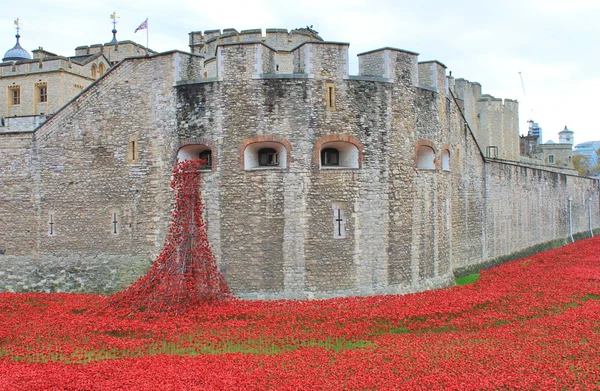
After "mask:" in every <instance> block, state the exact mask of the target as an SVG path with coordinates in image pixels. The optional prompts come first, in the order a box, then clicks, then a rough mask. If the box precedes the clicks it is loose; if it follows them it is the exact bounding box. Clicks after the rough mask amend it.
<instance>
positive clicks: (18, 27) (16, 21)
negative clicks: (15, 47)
mask: <svg viewBox="0 0 600 391" xmlns="http://www.w3.org/2000/svg"><path fill="white" fill-rule="evenodd" d="M15 26H17V35H19V30H20V29H21V22H19V18H17V19H15Z"/></svg>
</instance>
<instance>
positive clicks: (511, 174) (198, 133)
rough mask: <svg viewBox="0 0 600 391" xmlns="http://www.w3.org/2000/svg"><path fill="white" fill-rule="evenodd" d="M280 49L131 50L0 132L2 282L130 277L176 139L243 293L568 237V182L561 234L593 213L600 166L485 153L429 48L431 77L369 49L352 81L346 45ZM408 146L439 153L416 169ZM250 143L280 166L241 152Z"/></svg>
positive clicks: (597, 222) (503, 252)
mask: <svg viewBox="0 0 600 391" xmlns="http://www.w3.org/2000/svg"><path fill="white" fill-rule="evenodd" d="M292 55H293V58H294V73H304V75H293V76H285V75H277V77H271V76H274V75H276V74H277V69H276V67H274V64H276V54H275V53H274V52H273V51H272V50H271V49H269V48H267V47H265V46H264V45H263V44H262V43H244V44H229V45H222V46H219V55H218V56H217V59H216V60H215V61H214V63H215V65H214V69H215V70H217V69H218V70H219V71H218V75H219V81H216V80H215V79H209V80H206V79H205V78H203V72H204V68H203V66H202V61H201V57H198V56H194V55H186V54H182V53H178V52H172V53H166V54H163V55H157V56H152V57H148V58H137V59H129V60H126V61H123V62H121V63H120V64H119V65H118V66H117V67H115V68H113V69H112V70H111V71H110V72H108V74H106V76H105V77H103V78H102V79H101V80H100V81H99V82H98V83H95V84H93V85H92V86H90V87H89V88H88V89H86V90H85V91H84V92H83V93H82V94H81V95H80V96H79V97H78V98H77V99H75V100H74V101H73V102H72V103H71V104H70V105H68V106H66V107H65V108H63V109H62V110H61V111H59V112H58V113H57V114H56V115H55V116H54V117H53V118H51V119H50V120H48V121H47V122H46V123H45V124H44V125H42V126H41V127H40V128H39V129H38V130H36V132H35V133H34V134H33V136H32V134H31V133H29V134H0V148H1V149H2V150H1V151H0V152H2V154H1V155H0V164H1V165H0V167H1V168H0V181H2V182H0V185H3V187H4V188H5V189H7V190H6V193H5V194H3V195H2V196H1V197H4V198H3V200H4V201H6V202H2V203H0V204H1V205H0V217H1V218H2V221H4V220H5V219H9V220H15V221H16V223H15V224H14V225H13V226H12V227H11V229H10V230H4V231H1V232H0V248H2V249H4V250H3V252H4V253H3V254H0V265H1V267H0V272H1V273H0V287H1V289H3V290H13V291H28V290H38V291H39V290H42V291H44V290H45V291H58V290H66V291H94V292H111V291H114V290H115V289H118V288H120V287H123V286H126V285H127V284H129V283H130V282H131V281H133V280H134V279H135V278H137V277H138V276H140V275H142V274H143V273H144V272H145V271H146V270H147V268H148V267H149V265H150V262H151V261H152V259H153V258H154V257H155V256H156V255H157V253H158V251H159V250H160V248H161V246H162V242H163V240H164V239H165V237H166V235H167V230H168V225H169V217H170V216H169V212H170V209H171V197H172V191H171V190H170V189H169V183H170V172H171V169H172V167H173V164H174V163H175V161H176V160H177V154H178V151H179V149H180V148H181V147H184V146H186V145H197V144H200V145H203V146H205V147H207V148H208V149H210V150H211V151H212V154H213V156H212V160H213V167H212V169H211V170H207V171H205V172H204V173H203V181H202V184H201V190H202V192H203V198H204V200H205V203H206V214H205V218H206V221H207V227H208V234H209V239H210V241H211V243H212V245H213V249H214V253H215V256H216V259H217V263H218V266H219V268H220V270H221V271H222V272H223V274H224V276H225V279H226V280H227V282H228V284H229V285H230V287H231V289H232V290H233V292H234V293H235V294H236V295H238V296H239V297H242V298H267V299H273V298H321V297H331V296H340V295H365V294H376V293H404V292H411V291H417V290H422V289H428V288H432V287H439V286H444V285H448V284H451V283H452V282H453V280H454V276H453V271H454V270H456V269H459V268H464V267H469V266H476V265H480V264H483V263H485V262H488V261H493V260H495V259H498V258H502V257H505V256H510V255H511V254H514V253H517V252H519V251H521V250H524V249H527V248H530V247H532V246H535V245H539V244H543V243H546V242H550V241H553V240H556V239H564V238H566V237H568V236H569V234H570V232H569V224H568V222H569V221H568V216H569V211H568V206H569V197H571V201H570V206H571V216H572V222H573V231H574V233H583V234H585V232H586V230H588V229H589V225H590V221H589V220H588V219H589V209H587V208H589V206H591V207H592V221H591V225H592V227H593V228H598V227H600V210H599V207H600V200H599V199H598V196H599V194H598V193H599V186H598V181H593V180H589V179H585V178H578V177H573V176H569V175H565V174H560V173H556V172H551V171H543V170H538V169H535V168H529V167H522V166H519V165H516V164H510V163H506V162H498V161H486V160H485V158H484V156H483V154H482V151H481V150H480V149H479V147H478V146H477V144H476V142H475V139H474V135H473V134H472V133H471V130H469V128H468V127H467V126H466V124H465V119H464V117H463V114H464V115H465V116H466V117H467V118H469V117H471V116H474V115H475V114H474V113H475V111H474V110H473V109H472V108H470V107H469V99H466V100H463V101H462V104H463V105H464V106H463V107H464V112H463V111H461V110H462V109H461V108H460V106H459V104H460V102H457V101H455V100H454V98H453V97H452V95H451V94H449V93H448V90H447V85H448V84H447V81H446V75H445V67H444V66H443V64H441V63H438V62H430V63H426V65H425V66H426V69H427V70H428V71H429V72H430V78H429V79H430V80H431V81H434V82H432V83H428V85H426V86H425V87H426V88H421V87H418V86H419V70H418V69H419V68H418V67H417V55H416V54H415V53H410V52H403V51H399V50H395V49H389V48H388V49H382V50H379V51H375V52H373V55H372V56H367V57H365V59H369V61H371V60H372V61H373V62H374V64H379V65H377V66H373V67H371V68H372V72H371V73H372V75H368V76H367V75H363V77H362V78H361V77H360V76H358V77H350V76H349V75H348V74H347V45H346V44H335V43H320V42H319V43H305V44H304V45H302V46H300V47H299V48H297V49H296V50H294V52H293V53H292ZM259 65H260V66H259ZM211 66H212V65H211ZM207 68H208V67H207ZM421 68H422V67H421ZM377 72H380V73H382V74H379V75H378V74H376V73H377ZM380 79H383V80H380ZM459 84H460V83H459ZM331 93H333V94H334V97H333V98H334V99H333V102H334V105H333V106H331V105H330V103H331V102H332V100H331V99H326V98H327V97H328V96H329V95H328V94H331ZM332 145H333V146H336V147H337V148H340V150H344V149H347V150H349V151H355V152H356V155H353V156H355V157H356V161H355V162H353V165H352V166H347V167H344V166H338V167H324V166H323V165H322V164H321V163H320V158H321V148H326V147H328V146H332ZM420 146H427V147H430V148H432V149H433V150H434V151H435V160H434V168H433V169H422V168H418V167H417V161H418V159H417V154H418V149H419V147H420ZM261 147H268V148H277V150H278V151H279V158H280V160H281V161H285V162H286V163H285V165H279V166H259V167H254V166H251V165H250V163H249V162H251V161H252V159H249V158H248V159H247V154H249V153H256V151H258V149H259V148H261ZM252 151H254V152H252ZM443 156H449V159H448V162H447V163H448V166H447V167H446V166H445V164H446V163H445V162H444V163H443V159H444V158H443ZM9 167H10V168H9ZM589 198H591V201H589ZM5 205H6V206H5ZM19 208H20V209H19ZM17 210H20V211H23V212H24V213H19V212H16V211H17ZM586 212H587V213H588V214H586ZM27 229H30V231H29V232H28V231H27ZM115 229H116V232H115Z"/></svg>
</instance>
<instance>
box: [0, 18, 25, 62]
mask: <svg viewBox="0 0 600 391" xmlns="http://www.w3.org/2000/svg"><path fill="white" fill-rule="evenodd" d="M15 26H16V29H17V35H15V37H16V38H17V43H16V44H15V46H14V47H13V48H12V49H10V50H9V51H7V52H6V54H4V57H3V58H2V61H3V62H4V61H20V60H31V56H30V55H29V53H27V50H25V49H23V48H22V47H21V44H20V43H19V38H21V35H20V34H19V30H20V29H21V22H19V18H17V19H15Z"/></svg>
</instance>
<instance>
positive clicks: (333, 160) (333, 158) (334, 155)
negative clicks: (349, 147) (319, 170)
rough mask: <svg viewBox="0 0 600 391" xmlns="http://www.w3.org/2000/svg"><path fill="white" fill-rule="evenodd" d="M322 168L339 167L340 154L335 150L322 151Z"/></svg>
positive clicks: (326, 149)
mask: <svg viewBox="0 0 600 391" xmlns="http://www.w3.org/2000/svg"><path fill="white" fill-rule="evenodd" d="M321 165H322V166H339V165H340V152H339V151H338V150H337V149H335V148H325V149H323V150H322V151H321Z"/></svg>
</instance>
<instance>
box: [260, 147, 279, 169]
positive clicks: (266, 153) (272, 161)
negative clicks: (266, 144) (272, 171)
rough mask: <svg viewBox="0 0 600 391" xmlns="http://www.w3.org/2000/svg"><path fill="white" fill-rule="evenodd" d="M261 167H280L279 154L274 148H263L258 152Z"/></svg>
mask: <svg viewBox="0 0 600 391" xmlns="http://www.w3.org/2000/svg"><path fill="white" fill-rule="evenodd" d="M258 165H259V166H278V165H279V154H278V153H277V151H276V150H274V149H273V148H262V149H260V150H259V151H258Z"/></svg>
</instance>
